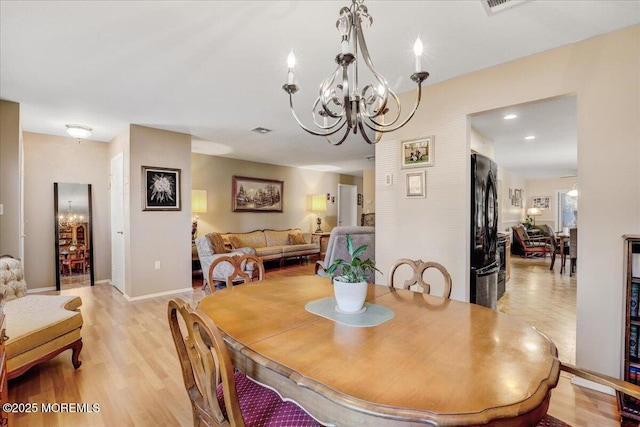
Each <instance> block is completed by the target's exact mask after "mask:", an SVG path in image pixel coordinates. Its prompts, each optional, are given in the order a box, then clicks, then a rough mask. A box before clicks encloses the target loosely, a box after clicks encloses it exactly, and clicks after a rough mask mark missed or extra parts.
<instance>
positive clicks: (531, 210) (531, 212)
mask: <svg viewBox="0 0 640 427" xmlns="http://www.w3.org/2000/svg"><path fill="white" fill-rule="evenodd" d="M540 215H542V209H540V208H529V209H527V216H531V217H533V225H536V217H537V216H540Z"/></svg>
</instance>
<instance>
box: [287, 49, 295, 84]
mask: <svg viewBox="0 0 640 427" xmlns="http://www.w3.org/2000/svg"><path fill="white" fill-rule="evenodd" d="M287 65H288V66H289V73H287V84H289V85H292V84H293V67H295V66H296V56H295V55H294V54H293V49H292V50H291V52H289V56H288V57H287Z"/></svg>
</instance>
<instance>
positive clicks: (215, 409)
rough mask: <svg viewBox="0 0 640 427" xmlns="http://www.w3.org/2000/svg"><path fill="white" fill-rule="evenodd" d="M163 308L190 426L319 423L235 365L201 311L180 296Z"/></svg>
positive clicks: (304, 426)
mask: <svg viewBox="0 0 640 427" xmlns="http://www.w3.org/2000/svg"><path fill="white" fill-rule="evenodd" d="M167 311H168V313H167V314H168V317H169V327H170V329H171V334H172V336H173V342H174V344H175V346H176V351H177V353H178V359H179V360H180V366H181V368H182V378H183V380H184V385H185V388H186V391H187V394H188V395H189V399H190V400H191V407H192V412H193V424H194V426H201V425H205V426H215V427H219V426H223V425H230V426H231V427H245V426H246V427H259V426H270V427H272V426H273V427H307V426H309V427H311V426H313V427H315V426H319V424H318V422H317V421H316V420H315V419H313V418H312V417H311V416H310V415H309V414H307V413H306V412H305V411H304V410H303V409H302V408H301V407H299V406H298V405H296V404H295V403H293V402H285V401H283V400H282V399H280V396H278V394H277V393H276V392H275V391H273V390H271V389H268V388H266V387H263V386H262V385H260V384H258V383H256V382H254V381H252V380H251V379H249V378H248V377H247V376H246V375H244V374H242V373H240V372H239V371H236V370H234V367H233V364H232V362H231V356H230V354H229V350H228V349H227V345H226V343H225V341H224V339H223V337H222V334H221V333H220V331H219V329H218V327H217V326H216V325H215V323H214V322H213V320H211V319H210V318H209V317H208V316H207V315H206V314H205V313H204V312H202V311H200V310H195V311H194V310H193V309H192V308H191V306H189V304H187V303H186V302H185V301H183V300H182V299H179V298H176V299H172V300H170V301H169V304H168V310H167ZM179 319H181V320H179ZM180 323H182V324H183V328H181V325H180Z"/></svg>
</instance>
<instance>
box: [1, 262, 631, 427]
mask: <svg viewBox="0 0 640 427" xmlns="http://www.w3.org/2000/svg"><path fill="white" fill-rule="evenodd" d="M512 259H513V258H512ZM548 262H549V261H548V259H547V260H546V262H543V261H536V260H533V261H529V260H521V259H519V258H517V257H516V258H515V259H513V264H514V268H513V269H512V276H511V280H510V281H509V283H508V287H507V293H506V294H505V297H506V298H505V299H503V300H502V301H501V302H500V309H501V310H502V311H505V312H509V313H511V314H512V315H515V316H522V317H523V319H524V320H526V321H527V322H529V323H531V324H532V325H534V326H536V327H538V328H539V329H540V330H541V331H543V332H544V333H545V334H547V335H548V336H549V337H551V338H552V339H554V341H556V340H558V339H559V338H560V340H559V341H557V342H560V341H562V340H564V339H566V341H567V346H566V348H565V349H564V350H560V355H561V358H563V359H562V360H571V359H564V358H565V357H566V358H569V357H573V358H575V355H573V356H569V353H571V350H570V349H571V348H572V345H571V344H570V338H569V337H570V335H571V330H572V328H573V336H574V338H573V341H574V344H573V348H575V303H573V307H572V303H571V298H573V301H575V286H576V284H575V280H567V279H568V276H566V277H563V278H560V277H559V273H558V272H557V271H556V272H550V271H548ZM545 268H546V269H547V270H546V271H545ZM306 274H313V263H309V264H304V265H301V266H297V265H294V266H289V267H285V268H283V269H277V268H276V269H269V270H268V271H267V277H269V276H272V277H273V276H279V275H282V276H294V275H306ZM194 283H198V284H199V281H195V282H194ZM454 286H455V284H454ZM61 293H62V294H73V295H79V296H80V297H81V298H82V300H83V305H82V314H83V317H84V326H83V328H82V336H83V341H84V349H83V351H82V353H81V355H80V356H81V357H80V358H81V360H82V366H81V368H80V369H79V370H77V371H74V370H73V367H72V365H71V352H70V351H67V352H65V353H63V354H61V355H60V356H58V357H56V358H55V359H53V360H51V361H50V362H47V363H45V364H41V365H39V366H37V367H34V368H33V369H31V370H30V371H29V372H27V373H26V374H25V375H23V376H21V377H19V378H16V379H14V380H12V381H10V382H9V401H10V402H22V403H25V402H33V403H38V404H40V403H65V402H66V403H88V404H93V403H97V404H99V406H100V412H94V413H58V414H54V413H48V414H43V413H41V412H38V413H36V414H19V415H18V414H14V415H12V416H10V423H11V425H12V426H17V427H20V426H29V427H39V426H43V427H44V426H47V427H49V426H65V427H66V426H116V425H117V426H186V425H192V420H191V406H190V404H189V401H188V398H187V395H186V392H185V390H184V386H183V383H182V376H181V372H180V366H179V363H178V359H177V356H176V354H175V348H174V347H173V341H172V340H171V335H170V332H169V327H168V322H167V318H166V307H167V302H168V301H169V299H171V298H172V297H175V296H180V297H181V298H183V299H185V300H187V301H189V302H190V303H191V304H194V305H195V304H196V303H197V301H199V300H200V299H201V298H202V297H203V296H204V294H203V292H202V291H201V290H200V289H199V288H195V290H194V291H193V292H187V293H183V294H179V295H174V296H171V297H168V296H167V297H158V298H154V299H150V300H144V301H138V302H131V303H129V302H126V300H125V299H124V298H123V297H122V296H121V295H120V294H119V293H118V292H117V291H116V290H115V289H114V288H112V287H111V286H110V285H108V284H99V285H96V286H94V287H81V288H76V289H70V290H63V291H62V292H61ZM541 295H547V296H546V297H542V298H538V296H541ZM556 299H563V300H567V301H566V302H567V304H564V306H563V307H556V304H557V301H555V300H556ZM565 310H567V312H566V313H564V311H565ZM550 313H553V316H555V317H557V318H558V320H557V321H550V320H549V317H550V316H551V315H552V314H550ZM563 313H564V314H563ZM571 319H573V321H572V320H571ZM556 337H558V338H556ZM563 345H564V344H563ZM558 347H559V349H560V345H558ZM567 349H569V350H567ZM574 353H575V350H573V354H574ZM549 413H550V414H552V415H554V416H555V417H557V418H560V419H562V420H563V421H565V422H567V423H569V424H571V425H574V426H594V427H595V426H598V427H603V426H616V425H619V424H618V423H617V417H618V415H617V408H616V404H615V399H614V398H613V397H611V396H608V395H605V394H601V393H597V392H593V391H590V390H585V389H581V388H579V387H577V386H574V385H572V384H571V382H570V379H569V376H568V375H566V374H563V375H562V377H561V378H560V382H559V384H558V387H557V388H556V389H555V390H554V392H553V396H552V399H551V405H550V409H549Z"/></svg>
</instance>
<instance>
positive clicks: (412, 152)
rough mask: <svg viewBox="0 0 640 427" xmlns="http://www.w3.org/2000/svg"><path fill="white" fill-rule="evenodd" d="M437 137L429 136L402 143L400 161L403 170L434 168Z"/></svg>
mask: <svg viewBox="0 0 640 427" xmlns="http://www.w3.org/2000/svg"><path fill="white" fill-rule="evenodd" d="M434 140H435V136H433V135H431V136H427V137H425V138H421V139H413V140H411V141H402V142H401V143H400V151H401V152H400V159H401V162H402V163H401V165H400V166H401V167H402V169H407V168H419V167H425V166H433V164H434V152H433V145H434Z"/></svg>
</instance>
